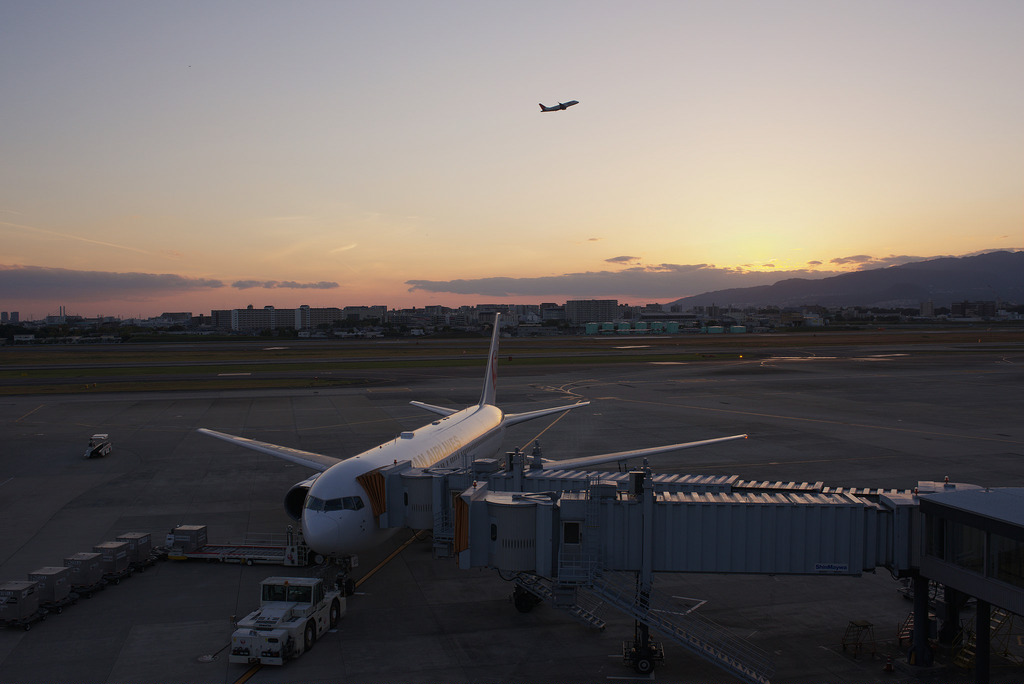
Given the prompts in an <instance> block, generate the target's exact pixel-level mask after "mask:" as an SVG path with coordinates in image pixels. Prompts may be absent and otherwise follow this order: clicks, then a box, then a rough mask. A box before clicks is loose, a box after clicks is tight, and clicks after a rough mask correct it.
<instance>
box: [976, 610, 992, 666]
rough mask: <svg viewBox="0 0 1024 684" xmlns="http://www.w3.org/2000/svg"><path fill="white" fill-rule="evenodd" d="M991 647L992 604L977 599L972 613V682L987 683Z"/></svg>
mask: <svg viewBox="0 0 1024 684" xmlns="http://www.w3.org/2000/svg"><path fill="white" fill-rule="evenodd" d="M991 649H992V604H991V603H989V602H988V601H982V600H981V599H978V606H977V609H976V611H975V613H974V682H975V684H988V682H989V675H990V672H989V660H990V659H991Z"/></svg>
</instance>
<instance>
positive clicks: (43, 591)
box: [28, 566, 78, 613]
mask: <svg viewBox="0 0 1024 684" xmlns="http://www.w3.org/2000/svg"><path fill="white" fill-rule="evenodd" d="M28 579H29V581H32V582H35V583H36V593H37V594H38V595H39V606H40V607H41V608H45V609H46V610H48V611H50V612H52V613H60V612H63V610H64V606H66V605H68V604H71V603H74V602H75V601H76V600H78V595H77V594H73V593H72V592H71V568H68V567H56V566H47V567H44V568H39V569H38V570H33V571H32V572H30V573H28Z"/></svg>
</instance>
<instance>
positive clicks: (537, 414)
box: [504, 401, 590, 427]
mask: <svg viewBox="0 0 1024 684" xmlns="http://www.w3.org/2000/svg"><path fill="white" fill-rule="evenodd" d="M589 403H590V402H589V401H581V402H579V403H576V404H568V405H566V406H555V407H554V408H546V409H540V410H537V411H527V412H526V413H506V414H505V420H504V424H505V427H508V426H509V425H517V424H519V423H525V422H526V421H528V420H533V419H534V418H541V417H542V416H550V415H551V414H552V413H561V412H563V411H571V410H572V409H574V408H579V407H581V406H587V405H588V404H589Z"/></svg>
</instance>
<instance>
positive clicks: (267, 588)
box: [228, 577, 345, 665]
mask: <svg viewBox="0 0 1024 684" xmlns="http://www.w3.org/2000/svg"><path fill="white" fill-rule="evenodd" d="M344 615H345V597H344V596H342V595H341V593H340V592H338V591H336V590H328V589H327V588H326V587H325V585H324V582H323V580H322V579H320V578H318V577H268V578H267V579H265V580H263V581H262V582H261V583H260V607H259V610H256V611H253V612H252V613H249V614H248V615H246V616H245V617H244V618H242V619H241V620H239V621H238V622H237V624H236V627H237V629H236V630H235V633H234V634H232V635H231V655H230V656H229V657H228V661H229V662H232V663H242V664H251V663H261V664H263V665H283V664H284V661H285V660H290V659H292V658H298V657H299V656H300V655H302V654H303V653H305V652H306V651H308V650H309V649H311V648H313V644H314V643H315V642H316V640H317V639H319V638H320V636H321V635H323V634H324V633H325V632H326V631H327V630H329V629H332V628H334V627H337V625H338V621H339V620H341V618H342V617H343V616H344Z"/></svg>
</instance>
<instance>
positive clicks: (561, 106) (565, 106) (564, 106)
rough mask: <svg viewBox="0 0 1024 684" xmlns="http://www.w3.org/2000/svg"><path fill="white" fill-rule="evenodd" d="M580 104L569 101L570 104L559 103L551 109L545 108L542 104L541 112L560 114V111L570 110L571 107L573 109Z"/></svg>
mask: <svg viewBox="0 0 1024 684" xmlns="http://www.w3.org/2000/svg"><path fill="white" fill-rule="evenodd" d="M579 103H580V101H579V100H569V101H568V102H559V103H558V104H556V105H552V106H551V107H546V106H544V105H543V104H542V105H541V106H540V111H542V112H560V111H562V110H564V109H568V108H569V107H572V106H573V105H577V104H579Z"/></svg>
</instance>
